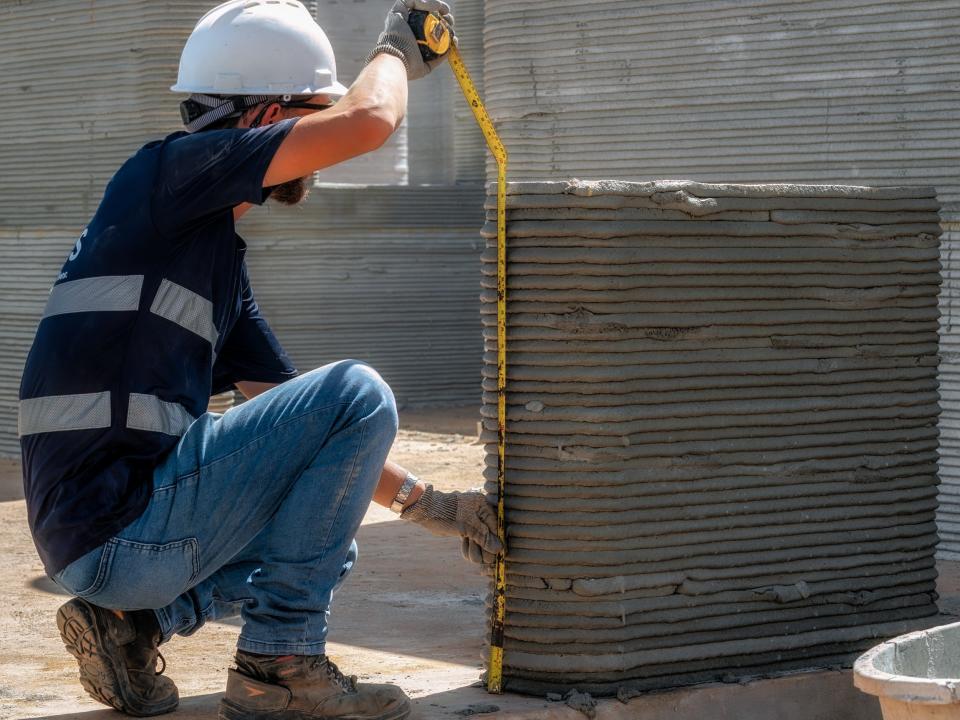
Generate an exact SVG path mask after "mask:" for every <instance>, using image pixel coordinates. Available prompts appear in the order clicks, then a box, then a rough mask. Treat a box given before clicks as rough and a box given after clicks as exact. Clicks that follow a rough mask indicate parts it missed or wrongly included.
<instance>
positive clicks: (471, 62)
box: [444, 0, 487, 185]
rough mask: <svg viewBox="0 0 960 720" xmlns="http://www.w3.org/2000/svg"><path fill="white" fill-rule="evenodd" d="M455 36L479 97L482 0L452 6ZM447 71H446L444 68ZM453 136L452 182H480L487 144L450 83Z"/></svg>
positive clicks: (481, 181) (480, 83)
mask: <svg viewBox="0 0 960 720" xmlns="http://www.w3.org/2000/svg"><path fill="white" fill-rule="evenodd" d="M453 10H454V13H455V16H456V25H457V37H458V39H459V42H460V53H461V55H462V56H463V62H464V63H465V64H466V66H467V70H469V71H470V79H471V80H473V84H474V85H475V86H476V87H477V90H478V91H479V92H480V96H481V97H483V0H458V1H457V2H456V3H455V4H454V7H453ZM444 72H445V73H449V71H448V70H445V71H444ZM451 94H452V97H453V101H452V102H453V120H454V124H453V138H454V149H455V151H456V182H457V183H459V184H481V185H482V184H483V180H484V173H485V165H484V159H485V158H486V156H487V145H486V141H485V140H484V139H483V133H482V132H480V128H478V127H477V122H476V120H474V117H473V111H472V110H471V109H470V106H469V105H467V103H466V102H464V100H463V98H462V95H461V92H460V87H459V86H458V85H457V84H456V81H454V83H453V88H452V90H451Z"/></svg>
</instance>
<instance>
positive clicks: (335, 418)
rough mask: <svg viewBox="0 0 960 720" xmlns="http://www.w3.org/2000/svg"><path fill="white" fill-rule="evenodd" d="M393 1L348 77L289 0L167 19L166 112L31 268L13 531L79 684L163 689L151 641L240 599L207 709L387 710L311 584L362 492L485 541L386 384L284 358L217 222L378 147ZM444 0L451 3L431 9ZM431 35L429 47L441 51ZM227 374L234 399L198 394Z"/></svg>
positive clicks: (395, 117) (408, 1) (342, 556)
mask: <svg viewBox="0 0 960 720" xmlns="http://www.w3.org/2000/svg"><path fill="white" fill-rule="evenodd" d="M414 9H415V10H427V11H434V12H439V13H441V14H446V15H448V13H449V8H448V7H447V6H446V5H445V4H444V3H442V2H439V0H400V1H398V2H397V3H396V5H394V6H393V8H392V9H391V10H390V12H389V13H388V15H387V19H386V26H385V30H384V32H383V33H382V35H381V36H380V38H379V41H378V43H377V45H376V46H375V47H374V48H373V49H372V51H371V52H370V55H369V57H368V61H367V64H366V66H365V68H364V69H363V71H362V72H361V73H360V75H359V77H358V78H357V79H356V82H355V83H354V84H353V86H352V87H351V88H350V89H349V90H348V89H347V88H345V87H344V86H343V85H341V84H340V83H339V82H337V76H336V66H335V63H334V57H333V52H332V50H331V47H330V43H329V42H328V40H327V38H326V36H325V35H324V33H323V31H322V30H321V29H320V28H319V27H318V26H317V25H316V23H315V22H314V20H313V18H312V17H311V16H310V14H309V12H308V11H307V10H306V9H305V8H304V6H303V5H302V4H300V3H299V2H292V1H290V0H288V1H287V2H283V3H278V2H273V1H271V2H267V1H266V0H248V1H247V2H237V1H236V0H234V1H233V2H228V3H225V4H223V5H220V6H219V7H217V8H215V9H214V10H212V11H211V12H210V13H208V14H207V15H205V16H204V17H203V18H202V19H201V20H200V22H199V23H198V25H197V26H196V28H195V30H194V32H193V34H192V35H191V36H190V38H189V40H188V41H187V44H186V47H185V48H184V51H183V55H182V57H181V63H180V73H179V78H178V82H177V84H176V85H175V86H174V88H173V89H174V90H175V91H180V92H186V93H190V96H189V98H188V99H187V100H185V101H184V102H183V103H182V105H181V109H182V115H183V118H184V122H185V124H186V132H177V133H174V134H172V135H169V136H167V137H166V138H164V139H162V140H158V141H156V142H151V143H149V144H147V145H145V146H144V147H143V148H141V149H140V150H139V151H138V152H137V153H136V154H135V155H133V157H131V158H130V159H129V160H127V162H126V163H124V164H123V166H122V167H120V169H119V170H118V171H117V173H116V174H115V175H114V177H113V179H112V180H111V181H110V183H109V184H108V186H107V188H106V190H105V192H104V196H103V199H102V201H101V204H100V206H99V208H98V209H97V212H96V214H95V215H94V216H93V218H92V219H91V220H90V223H89V225H88V226H87V228H86V229H85V230H84V231H83V233H82V235H81V236H80V238H79V239H78V240H77V242H76V244H75V246H74V247H73V248H72V251H71V252H70V254H69V257H68V258H67V260H66V262H65V263H64V265H63V268H62V270H61V272H60V274H59V277H58V278H57V280H56V283H55V284H54V285H53V288H52V290H51V292H50V298H49V301H48V303H47V306H46V309H45V311H44V315H43V318H42V320H41V322H40V325H39V328H38V330H37V334H36V338H35V340H34V343H33V347H32V349H31V351H30V355H29V358H28V360H27V364H26V368H25V371H24V375H23V383H22V387H21V393H20V419H19V423H20V428H19V430H20V435H21V443H22V450H23V468H24V483H25V488H26V495H27V500H28V509H29V520H30V525H31V530H32V532H33V536H34V539H35V542H36V545H37V548H38V550H39V553H40V556H41V558H42V560H43V562H44V565H45V567H46V570H47V572H48V573H49V574H50V576H51V577H52V578H53V579H54V581H55V582H56V583H57V584H58V585H59V586H60V587H61V588H63V589H64V590H66V591H67V592H69V593H70V594H71V595H74V596H75V598H74V599H72V600H70V601H69V602H67V603H66V604H65V605H63V606H62V607H61V608H60V610H59V612H58V615H57V624H58V627H59V629H60V632H61V634H62V637H63V640H64V642H65V644H66V646H67V649H68V650H69V651H70V652H71V653H72V654H73V655H74V656H75V657H76V659H77V661H78V663H79V666H80V681H81V682H82V684H83V686H84V688H86V690H87V691H88V692H89V694H90V695H92V696H93V697H94V698H96V699H97V700H99V701H101V702H103V703H105V704H107V705H110V706H112V707H114V708H116V709H117V710H120V711H122V712H124V713H127V714H129V715H136V716H148V715H158V714H161V713H165V712H169V711H171V710H173V709H174V708H175V707H176V706H177V703H178V694H177V689H176V687H175V686H174V684H173V682H172V681H170V680H169V679H168V678H166V677H165V676H163V675H162V674H161V673H162V671H163V667H162V664H161V665H160V667H158V663H159V662H160V661H161V660H162V658H161V657H160V655H159V652H158V646H159V645H160V644H161V643H163V642H165V641H167V640H169V639H170V637H171V636H172V635H174V634H180V635H190V634H192V633H194V632H196V631H197V630H198V629H199V628H200V627H201V626H202V625H203V624H204V623H205V622H207V621H209V620H215V619H219V618H224V617H227V616H230V615H235V614H240V615H241V616H242V620H243V629H242V631H241V633H240V637H239V640H238V643H237V654H236V668H235V669H233V670H230V672H229V678H228V680H227V690H226V695H225V697H224V699H223V700H222V702H221V704H220V717H221V718H224V719H225V720H257V719H263V720H267V719H270V718H274V719H277V720H280V719H282V720H299V719H302V720H311V719H315V718H331V719H335V718H352V719H355V720H363V719H366V718H369V719H370V720H373V719H379V720H399V719H400V718H404V717H406V716H407V714H408V713H409V711H410V706H409V702H408V699H407V697H406V696H405V695H404V693H403V692H402V691H401V690H400V689H399V688H396V687H393V686H391V685H362V684H357V683H356V681H355V679H353V678H349V677H347V676H345V675H344V674H342V673H341V672H340V670H338V669H337V667H336V665H334V663H332V662H331V661H330V660H329V659H328V658H327V657H326V655H325V650H324V642H325V638H326V635H327V615H328V607H329V604H330V599H331V594H332V593H333V591H334V590H335V589H336V588H337V586H338V585H339V584H340V583H342V582H343V580H344V578H345V577H346V575H347V573H348V572H349V571H350V569H351V567H352V566H353V562H354V559H355V557H356V545H355V543H354V536H355V534H356V532H357V529H358V527H359V525H360V521H361V519H362V517H363V515H364V512H365V511H366V509H367V507H368V505H369V503H370V501H371V499H373V500H375V501H376V502H378V503H380V504H383V505H386V506H388V507H390V508H391V509H392V510H394V511H395V512H398V513H400V516H401V517H402V518H404V519H406V520H409V521H412V522H415V523H419V524H422V525H423V526H425V527H426V528H428V529H430V530H432V531H434V532H437V533H440V534H448V535H455V536H460V537H461V538H462V543H463V545H462V547H463V549H464V551H465V554H466V555H468V556H469V557H471V558H473V559H475V560H479V561H481V562H484V561H486V562H489V561H491V559H492V554H493V553H496V552H498V551H499V550H500V544H499V542H498V541H497V539H496V537H495V534H494V532H495V526H496V524H495V520H494V517H493V513H492V512H491V511H490V508H489V507H488V506H487V505H486V504H485V502H484V499H483V497H482V495H481V494H479V493H442V492H438V491H435V490H433V489H432V487H431V486H429V485H426V486H425V485H424V484H423V483H421V482H419V481H418V480H417V479H416V478H415V477H414V476H413V475H411V474H410V473H408V472H407V471H405V470H404V469H402V468H400V467H398V466H397V465H394V464H391V463H388V462H387V460H386V458H387V454H388V451H389V450H390V446H391V444H392V443H393V440H394V436H395V433H396V430H397V414H396V407H395V405H394V400H393V396H392V394H391V392H390V389H389V388H388V387H387V385H386V384H385V383H384V382H383V380H382V379H381V378H380V376H379V375H378V374H377V373H376V372H375V371H374V370H373V369H371V368H370V367H368V366H366V365H364V364H363V363H360V362H355V361H350V360H345V361H342V362H337V363H333V364H331V365H327V366H325V367H322V368H319V369H316V370H313V371H311V372H308V373H306V374H303V375H299V376H298V375H297V372H296V370H294V368H293V367H292V365H291V363H290V361H289V359H288V358H287V356H286V354H285V353H284V351H283V350H282V348H281V346H280V343H279V342H278V341H277V339H276V338H275V337H274V335H273V333H272V332H271V331H270V328H269V327H268V326H267V323H266V322H265V320H264V318H263V317H262V316H261V315H260V312H259V310H258V308H257V303H256V301H255V299H254V295H253V291H252V289H251V286H250V281H249V279H248V276H247V270H246V266H245V264H244V249H245V245H244V242H243V240H242V239H241V238H240V237H239V236H237V234H236V233H235V230H234V222H235V221H236V220H237V218H239V217H240V216H241V215H243V214H244V213H245V212H246V211H247V210H248V209H250V207H251V206H252V205H259V204H261V203H263V202H264V201H265V200H266V199H267V198H271V197H272V198H274V199H275V200H276V201H279V202H281V203H286V204H295V203H296V202H299V201H300V200H301V199H302V198H303V196H304V194H305V187H306V186H305V182H306V179H307V178H308V177H309V176H310V174H311V173H313V172H314V171H315V170H317V169H319V168H323V167H328V166H331V165H335V164H337V163H339V162H342V161H344V160H347V159H349V158H352V157H354V156H357V155H360V154H362V153H366V152H369V151H372V150H375V149H376V148H378V147H380V146H381V145H382V144H383V143H384V141H386V139H387V138H388V137H389V136H390V135H391V133H393V131H394V130H395V129H396V128H397V127H398V126H399V124H400V122H401V120H402V119H403V116H404V112H405V109H406V102H407V82H408V80H413V79H417V78H420V77H423V76H424V75H426V74H427V73H428V72H429V71H430V70H431V66H430V65H428V64H426V63H424V61H423V60H422V59H421V56H420V53H419V51H418V46H417V43H416V39H415V38H414V36H413V33H412V31H411V30H410V28H409V26H408V15H409V12H410V11H411V10H414ZM448 20H449V21H450V22H451V23H452V18H449V15H448ZM442 60H443V58H440V59H438V60H435V61H433V64H436V63H438V62H442ZM230 387H235V388H237V389H238V390H239V391H240V392H241V393H243V394H244V395H245V396H246V397H247V398H249V402H247V403H245V404H243V405H242V406H240V407H238V408H236V409H234V410H231V411H230V412H228V413H226V414H225V415H223V416H218V415H212V414H208V413H205V409H206V406H207V401H208V398H209V396H210V395H211V394H212V393H216V392H221V391H223V390H225V389H227V388H230Z"/></svg>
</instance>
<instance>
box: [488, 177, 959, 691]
mask: <svg viewBox="0 0 960 720" xmlns="http://www.w3.org/2000/svg"><path fill="white" fill-rule="evenodd" d="M509 193H510V195H509V202H508V207H509V210H508V218H507V220H508V263H509V268H510V269H509V275H508V287H507V297H508V304H507V313H508V317H507V327H508V342H509V345H508V347H509V351H508V392H507V431H508V434H507V448H506V449H507V465H506V471H507V472H506V478H507V491H506V509H507V524H508V536H509V541H508V542H509V546H510V550H509V554H508V558H507V581H508V589H507V597H508V602H507V626H506V643H505V665H506V670H505V675H506V685H507V687H508V688H509V689H514V690H520V691H525V692H544V691H561V690H565V689H569V688H571V687H574V686H576V687H578V688H580V689H588V690H590V691H591V692H594V693H601V694H613V693H615V692H616V691H617V690H618V688H624V687H626V688H632V689H637V690H643V689H650V688H662V687H668V686H672V685H683V684H691V683H696V682H704V681H710V680H720V679H724V678H727V679H729V678H730V677H740V676H746V675H753V674H756V673H775V672H780V671H787V670H793V669H798V668H811V667H826V666H836V665H848V664H850V662H852V659H853V658H854V657H855V655H856V654H857V653H858V652H859V651H861V650H863V649H865V648H866V647H869V646H870V645H872V644H874V642H875V640H876V638H878V637H886V636H893V635H896V634H899V633H901V632H903V631H905V630H908V629H913V628H916V627H918V626H921V625H923V624H924V623H925V622H927V620H926V619H927V618H929V617H930V616H932V615H933V614H934V613H935V612H936V607H935V605H934V600H935V592H934V579H935V573H934V572H933V569H932V568H933V563H934V560H933V554H934V550H935V546H936V543H937V532H936V522H935V511H936V507H937V493H938V487H937V486H938V479H937V465H936V462H937V447H938V445H937V435H938V431H937V426H936V423H937V417H938V414H939V405H938V400H939V397H940V396H939V395H938V393H937V389H938V383H937V353H938V345H937V319H938V317H939V311H938V307H937V292H938V289H939V286H940V274H939V270H940V260H939V258H940V253H939V246H938V237H939V236H940V234H941V229H940V224H939V222H938V221H939V217H938V215H937V207H938V206H937V200H936V195H935V191H934V190H933V189H932V188H919V187H907V188H864V187H853V186H828V187H818V186H800V185H770V186H737V185H716V186H711V185H705V184H702V183H690V182H683V181H664V182H653V183H623V182H607V181H602V182H589V183H588V182H578V181H570V182H559V183H558V182H537V183H511V184H510V187H509ZM668 197H669V204H670V207H669V208H664V207H663V205H662V204H661V203H660V199H663V198H668ZM493 200H494V198H493V197H492V196H491V197H488V199H487V207H488V208H489V207H490V206H491V205H492V203H493ZM584 200H588V201H589V204H588V205H586V206H585V205H584V203H583V201H584ZM726 201H737V202H738V203H741V204H740V205H739V206H735V207H732V206H730V205H729V204H726V205H725V202H726ZM645 203H646V204H645ZM834 203H836V204H834ZM484 235H485V236H486V237H487V245H488V247H487V251H486V252H485V254H484V255H483V263H484V267H483V286H484V288H485V289H484V291H483V293H482V295H481V300H482V310H481V319H482V322H483V324H484V341H485V348H486V353H485V355H484V362H485V365H484V371H483V376H484V383H483V387H484V396H483V397H484V406H483V409H482V417H483V434H482V436H481V439H482V441H484V442H485V443H486V451H487V459H486V466H487V469H486V471H485V478H486V489H487V491H488V492H489V493H490V494H494V493H495V489H496V462H497V461H496V454H497V453H496V394H495V392H494V391H495V379H496V334H495V320H496V319H495V307H496V294H495V292H494V291H493V285H494V283H493V280H494V277H495V253H494V250H495V245H494V242H493V240H492V238H491V235H492V232H491V228H490V226H489V225H488V227H487V228H485V231H484ZM867 278H869V280H868V279H867ZM958 374H960V373H958ZM941 522H942V520H941Z"/></svg>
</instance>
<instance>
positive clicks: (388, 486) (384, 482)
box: [373, 460, 424, 507]
mask: <svg viewBox="0 0 960 720" xmlns="http://www.w3.org/2000/svg"><path fill="white" fill-rule="evenodd" d="M406 478H407V471H406V470H404V469H403V468H402V467H400V466H399V465H397V464H396V463H395V462H390V461H389V460H388V461H387V464H386V465H385V466H384V468H383V473H381V475H380V484H379V485H377V489H376V490H375V491H374V493H373V501H374V502H375V503H377V505H383V506H384V507H390V505H391V503H393V499H394V498H395V497H396V496H397V492H398V491H399V490H400V486H401V485H403V481H404V480H406ZM423 488H424V484H423V482H422V481H417V484H416V486H414V488H413V491H412V492H411V493H410V497H408V498H407V501H406V502H405V503H404V504H403V506H404V507H409V506H410V505H413V504H414V503H415V502H416V501H417V500H419V499H420V496H421V495H422V494H423Z"/></svg>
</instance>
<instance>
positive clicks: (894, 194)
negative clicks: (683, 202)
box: [487, 178, 937, 200]
mask: <svg viewBox="0 0 960 720" xmlns="http://www.w3.org/2000/svg"><path fill="white" fill-rule="evenodd" d="M487 192H489V193H495V192H496V183H488V185H487ZM678 192H679V193H684V194H686V195H689V196H692V197H696V198H705V199H709V198H720V197H822V198H874V199H891V200H892V199H906V198H932V197H933V198H935V197H936V196H937V190H936V188H934V187H930V186H905V187H868V186H861V185H798V184H793V183H765V184H758V185H740V184H733V183H730V184H727V183H723V184H719V183H702V182H696V181H694V180H648V181H644V182H628V181H625V180H578V179H576V178H572V179H570V180H561V181H517V182H508V183H507V194H508V195H557V194H565V195H580V196H585V197H589V196H592V195H625V196H637V197H650V196H652V195H655V194H658V193H678Z"/></svg>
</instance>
